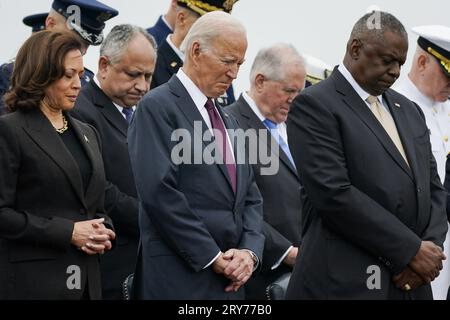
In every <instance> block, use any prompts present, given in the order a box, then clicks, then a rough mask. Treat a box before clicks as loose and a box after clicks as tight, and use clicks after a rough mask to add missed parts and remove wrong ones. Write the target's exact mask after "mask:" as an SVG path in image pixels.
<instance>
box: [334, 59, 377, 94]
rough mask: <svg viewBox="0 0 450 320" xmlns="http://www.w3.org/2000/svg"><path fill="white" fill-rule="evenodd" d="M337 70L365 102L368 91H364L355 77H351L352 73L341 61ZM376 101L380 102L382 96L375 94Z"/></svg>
mask: <svg viewBox="0 0 450 320" xmlns="http://www.w3.org/2000/svg"><path fill="white" fill-rule="evenodd" d="M338 70H339V72H340V73H341V74H342V75H343V76H344V78H345V79H346V80H347V81H348V82H349V83H350V85H351V86H352V87H353V89H355V91H356V93H357V94H358V95H359V96H360V97H361V99H362V100H363V101H365V102H367V101H366V100H367V98H368V97H369V96H371V94H370V93H368V92H366V91H365V90H364V89H363V88H361V86H360V85H359V84H358V82H356V80H355V78H353V76H352V74H351V73H350V71H348V69H347V68H346V67H345V66H344V64H343V63H341V64H340V65H339V67H338ZM377 98H378V101H380V102H382V101H383V99H382V96H381V95H379V96H377Z"/></svg>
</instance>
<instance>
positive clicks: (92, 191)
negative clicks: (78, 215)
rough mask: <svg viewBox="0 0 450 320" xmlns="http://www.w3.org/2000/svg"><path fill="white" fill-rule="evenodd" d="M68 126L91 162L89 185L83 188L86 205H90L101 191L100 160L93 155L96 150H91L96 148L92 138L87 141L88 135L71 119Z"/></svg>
mask: <svg viewBox="0 0 450 320" xmlns="http://www.w3.org/2000/svg"><path fill="white" fill-rule="evenodd" d="M70 124H71V125H72V128H73V129H74V131H75V134H76V136H77V138H78V141H80V144H81V145H82V146H83V149H84V150H85V152H86V154H87V156H88V158H89V161H90V162H91V168H92V174H91V178H90V180H89V183H88V185H87V188H85V189H86V194H85V199H86V203H87V204H90V203H93V202H94V199H96V198H97V196H98V191H99V190H101V191H103V190H102V188H101V186H100V185H99V183H100V181H102V179H101V176H100V174H101V172H102V168H101V167H100V163H101V161H102V159H99V158H98V156H97V157H96V156H95V154H97V155H98V149H97V150H94V149H93V148H97V144H96V143H93V142H94V141H91V139H92V138H91V139H89V137H88V134H87V133H86V132H84V130H83V129H82V128H81V127H80V126H79V125H78V124H77V123H76V122H75V121H72V119H70ZM96 151H97V152H96ZM96 190H97V193H96Z"/></svg>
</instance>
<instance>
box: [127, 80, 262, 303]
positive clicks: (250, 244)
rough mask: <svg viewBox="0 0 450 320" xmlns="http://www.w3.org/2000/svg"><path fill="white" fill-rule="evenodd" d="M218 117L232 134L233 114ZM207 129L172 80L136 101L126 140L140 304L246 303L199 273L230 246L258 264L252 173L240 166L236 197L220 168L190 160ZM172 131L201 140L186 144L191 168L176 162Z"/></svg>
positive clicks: (219, 279) (258, 215) (257, 199)
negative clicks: (137, 235) (134, 192)
mask: <svg viewBox="0 0 450 320" xmlns="http://www.w3.org/2000/svg"><path fill="white" fill-rule="evenodd" d="M219 110H220V109H219ZM219 112H221V113H222V119H223V121H224V123H225V126H226V127H227V128H230V129H232V128H236V126H237V124H236V121H235V120H234V119H232V117H231V116H228V115H227V114H226V113H225V112H224V111H221V110H220V111H219ZM176 129H179V130H178V131H175V130H176ZM205 130H207V126H206V123H205V122H204V121H203V118H202V116H201V114H200V112H199V111H198V109H197V107H196V106H195V104H194V102H193V101H192V99H191V97H190V96H189V94H188V92H187V91H186V89H185V88H184V86H183V85H182V83H181V82H180V80H179V79H178V78H177V77H176V76H174V77H172V78H171V80H169V82H168V83H166V84H164V85H162V86H160V87H158V88H156V89H154V90H151V91H150V92H149V93H148V94H147V95H146V96H145V97H144V98H143V99H142V100H141V102H140V103H139V106H138V108H137V111H136V114H135V117H134V119H133V121H132V123H131V126H130V130H129V134H128V141H129V143H130V148H129V149H130V155H131V156H130V158H131V162H132V165H133V172H134V175H135V180H136V185H137V189H138V194H139V200H140V202H139V203H140V208H139V218H140V220H139V221H140V225H139V227H140V230H141V243H140V246H139V254H138V262H137V268H136V274H135V278H134V279H135V287H136V293H137V297H138V298H141V299H237V298H243V290H239V291H238V292H236V293H234V292H232V293H226V292H225V290H224V289H225V287H226V286H227V285H228V284H229V280H228V279H226V278H225V277H224V276H221V275H218V274H216V273H215V272H214V271H213V270H212V268H211V267H208V268H206V269H203V268H204V267H205V266H206V265H207V264H209V263H210V262H211V261H212V260H213V259H214V258H215V257H216V255H217V254H218V253H219V251H222V252H225V251H227V250H228V249H231V248H238V249H244V248H246V249H250V250H252V251H253V252H254V253H255V254H256V255H257V256H258V257H259V258H260V259H261V258H262V256H261V254H262V250H263V245H264V236H263V235H262V232H261V228H262V203H261V195H260V193H259V191H258V188H257V186H256V183H255V180H254V176H253V172H252V170H251V167H250V166H249V165H248V164H245V163H244V164H238V165H237V191H236V194H234V192H233V189H232V187H231V183H230V179H229V177H228V173H227V170H226V166H225V165H223V164H207V163H205V162H203V161H195V159H194V154H195V152H197V153H196V154H197V156H198V155H200V158H201V154H200V153H199V152H202V151H203V150H204V149H205V147H206V146H205V144H203V143H202V140H201V139H202V133H203V132H205ZM200 131H201V132H200ZM177 132H178V133H179V134H182V135H183V136H187V135H189V136H190V137H192V138H194V137H195V139H200V141H198V140H197V142H195V143H194V142H193V143H192V144H190V143H188V144H187V148H192V151H193V153H190V154H191V156H189V160H190V161H191V164H187V163H184V164H181V163H178V162H177V161H176V158H174V157H173V152H175V153H177V151H176V147H175V145H177V144H178V143H177V142H176V138H175V136H176V134H177ZM174 134H175V135H174ZM174 139H175V140H174ZM179 142H181V141H179ZM186 142H187V141H185V143H186ZM208 144H209V143H208ZM174 147H175V149H174ZM198 147H199V149H200V150H198V149H197V148H198ZM235 147H236V148H238V146H237V145H235ZM242 147H243V146H242ZM185 151H186V153H185V155H187V154H188V149H186V150H185ZM196 162H197V164H195V163H196ZM198 162H200V163H198Z"/></svg>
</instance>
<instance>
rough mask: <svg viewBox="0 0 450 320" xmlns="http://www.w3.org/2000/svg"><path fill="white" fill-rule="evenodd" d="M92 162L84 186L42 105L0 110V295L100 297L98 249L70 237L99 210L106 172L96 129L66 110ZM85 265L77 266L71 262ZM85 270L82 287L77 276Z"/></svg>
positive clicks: (10, 297)
mask: <svg viewBox="0 0 450 320" xmlns="http://www.w3.org/2000/svg"><path fill="white" fill-rule="evenodd" d="M66 118H67V119H68V121H69V124H70V126H71V127H72V128H73V129H74V130H75V133H76V135H77V137H78V139H79V141H80V143H81V145H82V146H83V148H84V150H85V151H86V154H87V156H88V158H89V160H90V161H91V166H92V175H91V179H90V182H89V184H88V186H87V188H86V192H85V191H84V187H83V183H82V178H81V174H80V170H79V169H78V165H77V162H76V161H75V159H74V158H73V156H72V154H71V153H70V151H68V149H67V148H66V146H65V144H64V143H63V141H62V139H61V138H60V137H59V136H58V133H57V132H56V131H55V129H54V128H53V126H52V125H51V123H50V121H48V119H47V118H46V117H45V116H44V114H43V113H41V111H40V110H33V111H29V112H23V111H16V112H14V113H11V114H8V115H5V116H3V117H0V155H1V156H0V284H1V285H0V299H1V300H3V299H20V300H21V299H58V300H59V299H61V300H65V299H80V298H81V296H82V294H83V292H84V289H85V288H86V286H88V288H89V295H90V297H91V298H92V299H100V298H101V279H100V264H99V258H98V255H94V256H89V255H87V254H85V253H84V252H82V251H80V250H78V249H77V248H76V247H75V246H72V245H71V244H70V242H71V239H72V231H73V227H74V223H75V222H77V221H83V220H90V219H94V218H105V219H106V220H105V223H106V225H107V226H109V227H111V223H110V221H111V220H110V219H109V218H108V217H107V216H105V215H104V214H101V213H102V212H103V201H104V191H105V183H106V182H105V174H104V169H103V162H102V156H101V153H100V147H99V142H98V136H97V134H96V132H95V131H94V129H93V128H92V127H90V126H89V125H86V124H84V123H81V122H79V121H77V120H76V119H72V118H70V116H69V115H66ZM73 267H79V268H80V269H79V271H80V272H79V273H77V272H76V271H75V272H74V270H76V269H71V268H73ZM77 274H79V275H81V282H80V284H81V288H80V289H74V290H70V289H69V287H68V285H67V284H68V283H69V284H76V283H77V281H76V278H73V279H72V280H71V279H70V278H69V277H70V276H71V275H73V276H74V277H76V275H77Z"/></svg>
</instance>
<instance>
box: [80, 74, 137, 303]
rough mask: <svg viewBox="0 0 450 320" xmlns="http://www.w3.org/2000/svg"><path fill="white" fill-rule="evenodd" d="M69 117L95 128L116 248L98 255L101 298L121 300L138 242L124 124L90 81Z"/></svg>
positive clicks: (126, 125) (134, 191) (134, 260)
mask: <svg viewBox="0 0 450 320" xmlns="http://www.w3.org/2000/svg"><path fill="white" fill-rule="evenodd" d="M72 114H73V116H74V117H76V118H78V119H79V120H81V121H84V122H86V123H89V124H90V125H92V126H93V127H94V128H96V129H97V131H98V133H99V136H100V140H101V142H102V146H103V148H102V155H103V161H104V165H105V174H106V179H107V180H108V182H109V183H108V187H107V190H106V195H105V196H106V198H105V209H106V212H107V213H108V214H109V216H110V217H111V219H112V220H113V221H114V227H115V229H116V236H117V246H116V248H115V249H114V250H113V251H110V252H107V253H106V254H105V255H103V256H102V259H101V263H102V279H103V282H102V284H103V297H104V299H121V298H122V289H121V288H122V283H123V281H124V280H125V278H126V277H127V275H129V274H130V273H132V272H133V271H134V268H135V262H136V254H137V245H138V240H139V227H138V212H139V210H138V203H137V193H136V186H135V183H134V177H133V173H132V171H131V164H130V158H129V153H128V143H127V130H128V122H127V121H126V120H125V118H124V117H123V116H122V114H121V113H120V111H119V110H118V109H117V108H116V107H115V106H114V104H113V103H112V102H111V99H109V98H108V96H107V95H106V94H105V93H104V92H103V91H102V90H101V89H100V88H99V87H98V86H97V85H96V84H95V82H94V81H91V82H90V83H88V84H87V85H86V86H85V87H83V88H82V90H81V92H80V95H79V97H78V99H77V101H76V104H75V108H74V110H73V112H72Z"/></svg>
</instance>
